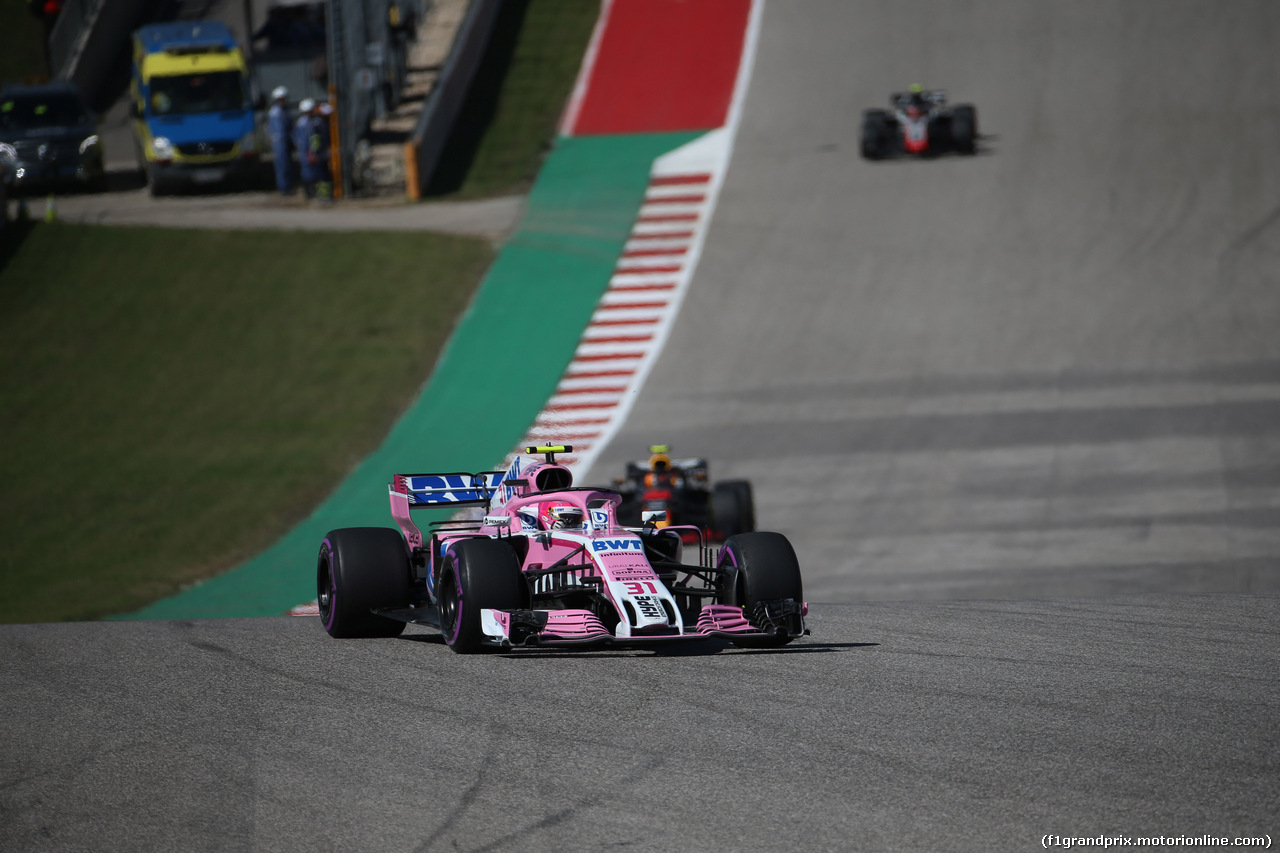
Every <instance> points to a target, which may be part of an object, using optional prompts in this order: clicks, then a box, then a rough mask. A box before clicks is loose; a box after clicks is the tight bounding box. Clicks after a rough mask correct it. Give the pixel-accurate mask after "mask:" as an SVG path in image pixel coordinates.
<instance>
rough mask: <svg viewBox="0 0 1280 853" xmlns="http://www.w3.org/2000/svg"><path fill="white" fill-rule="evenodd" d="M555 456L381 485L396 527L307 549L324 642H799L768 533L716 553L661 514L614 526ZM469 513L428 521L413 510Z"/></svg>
mask: <svg viewBox="0 0 1280 853" xmlns="http://www.w3.org/2000/svg"><path fill="white" fill-rule="evenodd" d="M571 450H572V448H571V447H567V446H555V447H529V448H526V452H528V453H530V454H541V455H542V457H543V458H542V459H541V460H539V459H536V458H534V459H529V458H526V457H517V458H516V460H515V461H514V462H513V463H512V464H511V466H510V467H509V468H508V469H507V470H506V471H483V472H480V473H478V474H403V475H402V474H397V475H396V476H395V477H394V479H393V480H392V482H391V487H390V498H391V515H392V517H393V518H394V519H395V521H396V523H397V524H398V525H399V530H395V529H392V528H384V527H348V528H342V529H339V530H333V531H331V532H330V533H329V535H328V536H326V537H325V539H324V542H322V543H321V545H320V557H319V562H318V570H317V586H318V592H319V601H320V619H321V622H322V623H323V624H324V628H325V630H326V631H328V632H329V634H330V635H332V636H334V637H393V636H396V635H398V634H399V633H400V632H401V631H403V630H404V626H405V624H408V623H411V624H419V625H427V626H430V627H433V628H437V629H439V630H440V631H441V632H442V633H443V634H444V639H445V642H446V643H448V645H449V647H450V648H452V649H453V650H454V651H455V652H462V653H468V652H476V651H480V650H482V649H484V648H486V647H496V648H506V647H516V646H559V645H575V644H589V643H627V644H649V643H663V642H669V641H676V640H688V639H690V638H709V637H721V638H725V639H728V640H730V641H732V642H733V643H734V644H736V645H739V646H748V647H759V646H781V645H784V644H786V643H789V642H791V641H792V640H794V639H795V638H796V637H800V636H803V635H805V634H808V633H809V631H808V629H807V628H806V627H805V624H804V617H805V615H806V614H807V612H808V607H807V605H806V604H805V603H804V597H803V590H802V586H801V581H800V566H799V564H798V563H797V561H796V555H795V551H794V550H792V548H791V543H790V542H788V541H787V540H786V538H785V537H784V536H782V535H781V534H778V533H759V532H752V533H743V534H739V535H738V536H734V537H731V538H730V539H729V540H728V541H726V542H725V543H724V545H723V547H721V548H719V549H718V550H716V549H712V548H710V547H709V546H708V545H707V544H706V542H705V540H703V539H702V533H701V531H699V530H698V528H696V527H694V528H692V531H694V532H696V537H697V543H698V555H697V556H698V559H697V562H696V563H685V562H684V561H683V550H684V542H683V540H682V534H684V533H686V531H685V529H684V528H681V527H679V526H672V527H664V528H658V527H657V526H656V523H657V522H658V521H661V520H663V519H662V518H660V517H659V516H660V515H661V513H646V514H645V517H644V519H643V524H642V526H640V527H621V526H620V525H619V523H618V520H617V509H618V504H619V503H620V502H621V500H622V497H621V495H619V494H618V493H617V492H615V491H612V490H609V489H598V488H574V486H573V475H572V474H571V473H570V471H569V470H568V469H567V468H565V467H563V466H561V465H557V464H556V462H555V454H557V453H568V452H570V451H571ZM424 507H434V508H436V509H439V508H441V507H460V508H461V507H482V508H483V509H482V510H481V511H482V512H483V517H481V518H477V519H473V520H459V519H457V518H456V516H455V519H453V520H447V521H436V522H433V523H432V524H431V525H430V530H429V532H428V533H425V534H424V533H423V532H422V530H421V529H420V528H419V527H418V525H417V524H415V523H414V521H413V519H412V517H411V516H412V514H413V510H415V509H419V508H424Z"/></svg>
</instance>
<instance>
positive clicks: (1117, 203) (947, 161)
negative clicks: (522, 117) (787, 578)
mask: <svg viewBox="0 0 1280 853" xmlns="http://www.w3.org/2000/svg"><path fill="white" fill-rule="evenodd" d="M1277 43H1280V6H1277V5H1276V4H1274V3H1271V2H1245V0H1237V1H1236V2H1233V3H1230V4H1227V3H1219V2H1211V0H1200V2H1167V0H1160V1H1159V2H1157V0H1151V2H1137V0H1127V1H1126V2H1122V3H1116V2H1110V0H1108V2H1102V0H1089V1H1088V2H1081V1H1080V0H1072V2H1041V3H1022V2H1017V0H1009V1H1008V2H968V3H953V2H948V3H944V2H929V3H926V2H909V0H884V2H874V3H873V2H852V0H793V2H785V0H769V2H768V4H767V6H766V9H765V19H764V24H763V27H762V31H761V37H760V42H759V45H758V52H757V56H756V65H755V70H754V74H753V77H752V82H751V89H750V92H749V95H748V97H747V100H746V103H745V109H744V113H743V117H742V123H741V126H740V128H739V133H738V137H737V144H736V148H735V151H734V158H733V161H732V164H731V167H730V170H729V175H728V178H727V181H726V184H725V186H724V189H723V192H722V195H721V198H720V203H719V207H718V209H717V213H716V219H715V220H714V222H713V224H712V227H711V232H710V236H709V238H708V242H707V245H706V247H705V250H704V253H703V256H702V262H701V265H700V267H699V271H698V274H697V277H696V279H695V282H694V285H693V289H692V291H691V292H690V294H689V297H688V300H687V302H686V303H685V306H684V309H683V312H682V314H681V316H680V319H679V320H678V321H677V323H676V326H675V327H674V329H673V331H672V336H671V339H670V340H669V342H668V346H667V349H666V351H665V354H664V356H663V358H662V359H661V360H660V362H659V363H658V365H657V366H656V368H655V369H654V371H653V373H652V374H651V375H650V378H649V382H648V384H647V385H646V387H645V389H644V390H643V391H642V392H641V395H640V398H639V399H638V401H637V404H636V406H635V407H634V409H633V410H632V418H631V420H630V422H629V424H628V427H627V428H626V429H625V430H624V431H623V432H622V433H621V434H620V435H619V436H618V437H617V439H616V440H615V442H614V443H613V444H612V445H611V446H610V447H609V448H607V449H606V451H605V452H604V453H603V454H602V455H601V457H600V460H599V463H598V465H597V467H596V470H595V472H593V476H594V478H596V479H601V480H607V479H608V478H609V477H611V476H612V475H613V474H614V473H615V472H620V471H621V465H622V462H623V461H624V460H625V459H628V458H637V457H642V456H643V455H644V451H645V448H646V446H647V445H648V444H650V443H652V442H656V441H663V442H668V443H670V444H672V446H673V449H674V451H675V452H676V454H677V455H682V454H689V455H694V454H699V455H706V456H708V457H710V459H711V461H712V471H713V474H715V475H716V476H718V477H729V476H745V477H749V478H750V479H751V480H752V481H753V482H754V484H755V491H756V500H757V510H758V516H759V519H760V523H761V526H762V527H767V528H770V529H776V530H780V531H782V532H784V533H786V534H787V535H788V536H789V537H790V538H791V539H792V541H793V543H794V544H795V546H796V548H797V552H798V553H799V555H800V558H801V564H802V567H803V569H804V572H805V580H806V593H807V597H808V598H809V600H810V601H811V602H812V609H811V616H810V620H809V621H810V626H811V628H812V629H813V636H812V637H810V638H807V639H806V640H803V641H800V642H797V643H795V644H793V645H792V646H790V647H787V648H786V649H783V650H780V651H777V652H764V653H762V652H748V651H741V650H737V649H733V648H732V647H726V646H722V645H720V644H718V643H715V642H708V643H705V644H702V645H694V646H690V647H684V648H682V649H680V650H678V651H674V652H671V653H667V654H656V653H654V652H652V651H643V652H627V651H621V652H619V651H607V650H605V651H591V652H579V653H552V654H544V653H533V654H513V655H491V656H484V657H462V656H458V655H454V654H452V653H450V652H449V651H448V650H447V649H446V648H445V647H444V646H443V645H441V644H440V642H439V641H438V640H437V639H434V638H433V637H431V636H430V635H427V634H417V633H414V634H407V635H406V636H405V637H402V638H400V639H396V640H375V641H343V642H339V641H334V640H330V639H329V638H328V637H327V636H326V635H325V634H324V633H323V632H322V631H321V630H320V628H319V626H318V625H317V624H316V621H315V620H314V619H313V618H306V617H300V618H288V617H281V618H278V619H255V620H247V619H246V620H235V619H232V620H207V621H198V622H133V623H95V624H75V625H35V626H0V660H2V661H3V662H4V663H3V666H0V716H2V718H3V719H4V721H5V724H4V726H3V727H0V849H3V850H5V851H10V850H12V851H25V850H95V851H96V850H108V849H130V850H157V851H159V850H165V851H167V850H255V851H257V850H342V851H347V850H380V851H382V850H386V851H390V850H411V851H437V850H468V851H479V850H570V851H572V850H604V849H627V850H644V851H649V850H660V851H667V850H670V851H676V850H681V851H683V850H744V851H746V850H778V851H791V850H833V851H842V850H886V849H903V850H934V849H938V850H1026V849H1030V848H1034V847H1039V846H1041V845H1042V839H1043V838H1044V837H1045V836H1046V835H1053V836H1061V837H1090V838H1097V837H1099V836H1104V835H1105V836H1112V837H1115V836H1127V837H1129V838H1131V839H1136V838H1138V837H1150V836H1161V835H1163V836H1195V837H1199V836H1203V835H1211V836H1215V837H1225V838H1230V839H1234V838H1237V837H1258V836H1267V837H1268V838H1269V839H1270V840H1274V839H1275V837H1276V835H1277V830H1278V829H1280V826H1278V825H1277V819H1276V816H1277V815H1280V710H1278V709H1280V334H1277V332H1280V287H1277V285H1278V284H1280V157H1277V156H1276V154H1277V142H1276V140H1280V87H1277V86H1276V85H1275V84H1276V81H1277V80H1278V79H1280V53H1277V52H1276V51H1275V49H1274V45H1275V44H1277ZM917 82H918V83H922V84H924V85H926V86H938V87H945V88H947V89H948V90H949V91H950V92H951V95H952V98H953V101H955V102H965V101H971V102H973V103H974V104H976V106H977V108H978V116H979V126H980V128H981V130H982V131H983V133H984V134H986V138H984V140H983V145H982V148H983V150H982V152H981V153H980V154H978V155H977V156H975V157H972V158H961V157H943V158H939V159H936V160H931V161H900V162H886V163H867V162H864V161H863V160H861V158H860V157H859V156H858V129H859V122H860V113H861V110H862V109H863V108H866V107H872V106H879V105H881V104H883V103H884V102H885V100H886V98H887V97H888V94H889V92H891V91H893V90H895V89H899V88H902V87H904V86H906V85H908V84H910V83H917ZM51 570H52V569H51ZM1268 846H1269V845H1268Z"/></svg>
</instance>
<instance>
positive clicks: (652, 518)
mask: <svg viewBox="0 0 1280 853" xmlns="http://www.w3.org/2000/svg"><path fill="white" fill-rule="evenodd" d="M640 520H641V521H642V522H644V524H645V526H646V527H647V526H649V525H650V524H654V523H655V522H659V521H666V520H667V511H666V510H665V509H647V510H645V511H644V512H642V513H640Z"/></svg>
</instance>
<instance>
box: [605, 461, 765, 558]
mask: <svg viewBox="0 0 1280 853" xmlns="http://www.w3.org/2000/svg"><path fill="white" fill-rule="evenodd" d="M670 452H671V450H670V448H669V447H667V445H665V444H655V445H653V446H652V447H650V448H649V453H650V456H649V459H648V460H647V461H645V462H628V463H627V473H626V476H625V477H619V478H617V479H616V480H615V481H614V485H615V487H616V488H617V490H618V492H619V493H620V494H621V495H622V503H621V504H620V505H619V506H618V518H619V519H622V523H623V524H639V523H640V516H641V513H642V512H646V511H650V512H654V511H656V512H665V513H666V514H667V516H666V522H665V523H666V524H674V525H682V524H691V525H693V526H695V527H699V528H701V529H702V530H703V531H704V532H705V533H706V535H707V537H708V538H709V539H712V540H718V541H723V540H725V539H728V538H729V537H731V536H736V535H737V534H739V533H749V532H751V531H753V530H755V529H756V508H755V498H754V496H753V494H752V491H751V483H750V482H749V481H747V480H724V481H721V482H719V483H716V484H715V485H714V486H712V485H711V481H710V477H709V475H708V473H707V460H706V459H703V458H701V457H690V458H685V459H672V458H671V456H670ZM660 524H662V523H661V522H660Z"/></svg>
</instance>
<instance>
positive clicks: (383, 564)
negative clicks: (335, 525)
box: [316, 527, 409, 639]
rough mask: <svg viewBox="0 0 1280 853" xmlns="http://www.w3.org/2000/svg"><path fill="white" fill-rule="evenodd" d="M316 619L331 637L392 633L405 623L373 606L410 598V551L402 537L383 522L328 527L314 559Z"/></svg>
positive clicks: (404, 602)
mask: <svg viewBox="0 0 1280 853" xmlns="http://www.w3.org/2000/svg"><path fill="white" fill-rule="evenodd" d="M316 592H317V595H318V599H319V606H320V624H322V625H323V626H324V629H325V630H326V631H328V632H329V635H330V636H332V637H339V638H342V639H348V638H355V637H395V636H398V635H399V634H400V633H401V632H402V631H404V623H403V622H400V621H397V620H395V619H387V618H386V617H384V616H379V615H377V614H376V613H373V612H372V611H373V609H374V608H381V607H389V608H398V607H407V606H408V604H409V553H408V551H407V550H406V549H405V544H404V538H403V537H402V536H401V535H400V532H399V531H397V530H392V529H390V528H387V527H344V528H341V529H338V530H331V531H329V535H328V536H326V537H325V538H324V541H323V542H322V543H320V556H319V558H318V560H317V564H316Z"/></svg>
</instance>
